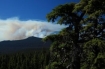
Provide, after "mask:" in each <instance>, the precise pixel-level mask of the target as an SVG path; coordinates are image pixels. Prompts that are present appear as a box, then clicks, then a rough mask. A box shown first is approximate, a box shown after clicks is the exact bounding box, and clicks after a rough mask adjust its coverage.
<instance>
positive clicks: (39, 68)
mask: <svg viewBox="0 0 105 69" xmlns="http://www.w3.org/2000/svg"><path fill="white" fill-rule="evenodd" d="M49 56H50V54H49V51H48V50H46V49H43V50H39V51H34V52H30V53H17V54H16V53H15V54H8V55H0V69H45V67H46V65H48V63H49Z"/></svg>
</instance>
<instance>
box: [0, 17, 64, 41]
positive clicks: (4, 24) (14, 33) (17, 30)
mask: <svg viewBox="0 0 105 69" xmlns="http://www.w3.org/2000/svg"><path fill="white" fill-rule="evenodd" d="M62 28H65V26H64V25H58V24H52V23H48V22H45V21H37V20H26V21H22V20H19V19H18V18H8V19H5V20H3V19H0V41H4V40H21V39H25V38H28V37H30V36H34V37H39V38H43V37H45V36H47V35H50V34H52V33H54V32H55V31H60V30H61V29H62Z"/></svg>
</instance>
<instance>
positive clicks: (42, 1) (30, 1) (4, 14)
mask: <svg viewBox="0 0 105 69" xmlns="http://www.w3.org/2000/svg"><path fill="white" fill-rule="evenodd" d="M78 1H79V0H0V19H7V18H11V17H18V18H19V19H21V20H29V19H31V20H32V19H33V20H34V19H35V20H44V21H45V20H46V14H47V13H49V12H50V11H51V10H52V9H53V8H54V7H55V6H57V5H59V4H65V3H70V2H78Z"/></svg>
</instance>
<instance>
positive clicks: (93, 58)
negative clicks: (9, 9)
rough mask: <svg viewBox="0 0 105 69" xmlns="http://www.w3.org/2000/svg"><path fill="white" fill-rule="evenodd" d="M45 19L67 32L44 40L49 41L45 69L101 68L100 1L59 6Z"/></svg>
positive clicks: (104, 18)
mask: <svg viewBox="0 0 105 69" xmlns="http://www.w3.org/2000/svg"><path fill="white" fill-rule="evenodd" d="M47 19H48V21H51V22H57V23H58V24H65V25H67V28H65V29H63V30H62V31H61V32H60V33H59V34H56V35H50V36H47V37H45V38H44V40H45V41H47V40H50V41H52V45H51V47H50V52H51V61H50V63H49V65H48V66H47V67H46V69H104V68H105V1H104V0H81V1H80V2H79V3H70V4H64V5H59V6H57V7H55V8H54V9H53V10H52V11H51V12H50V13H48V15H47ZM101 62H102V63H101Z"/></svg>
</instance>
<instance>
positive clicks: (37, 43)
mask: <svg viewBox="0 0 105 69" xmlns="http://www.w3.org/2000/svg"><path fill="white" fill-rule="evenodd" d="M50 44H51V42H43V41H42V39H41V38H36V37H29V38H27V39H23V40H15V41H2V42H0V53H8V52H18V51H22V50H26V49H27V50H28V49H36V48H49V47H50Z"/></svg>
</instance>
